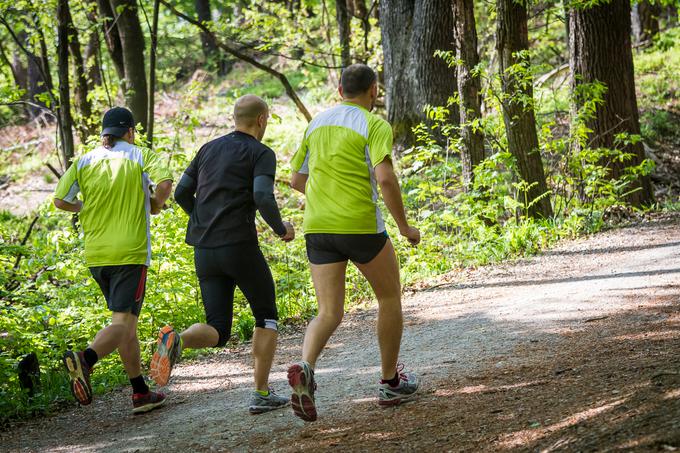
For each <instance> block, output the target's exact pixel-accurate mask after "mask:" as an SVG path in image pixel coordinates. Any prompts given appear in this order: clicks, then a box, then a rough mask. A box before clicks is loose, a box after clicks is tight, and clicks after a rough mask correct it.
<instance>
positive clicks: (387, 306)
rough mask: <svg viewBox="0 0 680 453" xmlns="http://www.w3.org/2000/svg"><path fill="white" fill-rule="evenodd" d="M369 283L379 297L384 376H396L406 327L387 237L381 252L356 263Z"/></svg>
mask: <svg viewBox="0 0 680 453" xmlns="http://www.w3.org/2000/svg"><path fill="white" fill-rule="evenodd" d="M356 266H357V268H359V270H360V271H361V273H362V274H364V276H365V277H366V279H367V280H368V282H369V283H370V285H371V287H372V288H373V291H374V292H375V296H376V298H377V299H378V343H379V345H380V357H381V362H382V378H383V379H385V380H389V379H392V378H394V376H395V373H396V369H397V361H398V360H399V348H400V345H401V335H402V331H403V317H402V313H401V283H400V281H399V263H398V262H397V256H396V254H395V252H394V247H393V246H392V242H391V241H390V240H389V239H388V240H387V243H386V244H385V246H384V247H383V249H382V250H381V251H380V253H378V255H377V256H376V257H375V258H373V260H371V261H370V262H368V263H366V264H356Z"/></svg>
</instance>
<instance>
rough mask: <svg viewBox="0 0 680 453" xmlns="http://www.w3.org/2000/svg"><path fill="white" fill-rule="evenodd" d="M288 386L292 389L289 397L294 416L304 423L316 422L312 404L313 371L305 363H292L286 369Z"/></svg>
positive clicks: (313, 390) (314, 406) (314, 407)
mask: <svg viewBox="0 0 680 453" xmlns="http://www.w3.org/2000/svg"><path fill="white" fill-rule="evenodd" d="M288 384H290V387H291V388H292V389H293V394H292V395H291V396H290V400H291V406H292V407H293V412H294V413H295V415H297V416H298V417H300V418H301V419H303V420H304V421H306V422H313V421H314V420H316V405H315V403H314V392H315V391H316V382H314V370H312V367H310V366H309V363H307V362H298V363H294V364H292V365H291V366H290V368H288Z"/></svg>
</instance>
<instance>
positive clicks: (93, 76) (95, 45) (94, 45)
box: [85, 7, 102, 89]
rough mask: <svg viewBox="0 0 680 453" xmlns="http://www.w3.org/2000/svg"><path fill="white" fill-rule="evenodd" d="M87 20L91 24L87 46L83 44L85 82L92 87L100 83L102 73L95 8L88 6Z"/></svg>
mask: <svg viewBox="0 0 680 453" xmlns="http://www.w3.org/2000/svg"><path fill="white" fill-rule="evenodd" d="M87 20H88V21H89V22H90V25H92V27H91V29H90V36H89V37H88V39H87V46H85V64H86V65H87V83H88V88H89V89H93V88H94V87H95V86H99V85H101V84H102V73H101V69H100V67H99V55H100V52H101V46H100V43H99V28H98V27H97V25H98V24H97V10H96V8H93V7H90V8H89V9H88V12H87Z"/></svg>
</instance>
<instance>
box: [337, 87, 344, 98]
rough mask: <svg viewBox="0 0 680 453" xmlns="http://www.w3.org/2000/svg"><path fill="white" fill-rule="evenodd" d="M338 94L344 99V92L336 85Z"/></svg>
mask: <svg viewBox="0 0 680 453" xmlns="http://www.w3.org/2000/svg"><path fill="white" fill-rule="evenodd" d="M338 93H339V94H340V97H341V98H343V99H344V98H345V94H344V90H343V89H342V85H338Z"/></svg>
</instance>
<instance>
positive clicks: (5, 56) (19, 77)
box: [0, 42, 26, 90]
mask: <svg viewBox="0 0 680 453" xmlns="http://www.w3.org/2000/svg"><path fill="white" fill-rule="evenodd" d="M15 57H16V55H15ZM0 62H2V63H3V65H4V66H6V67H7V68H8V69H9V72H10V73H11V74H12V79H13V80H14V85H15V86H16V87H17V88H19V89H22V90H25V89H26V79H25V78H24V77H23V73H22V71H21V69H20V68H19V70H17V66H19V67H20V65H21V60H18V59H17V58H14V62H12V61H10V59H9V52H6V51H5V47H4V46H3V44H2V42H0ZM17 63H18V64H17Z"/></svg>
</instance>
